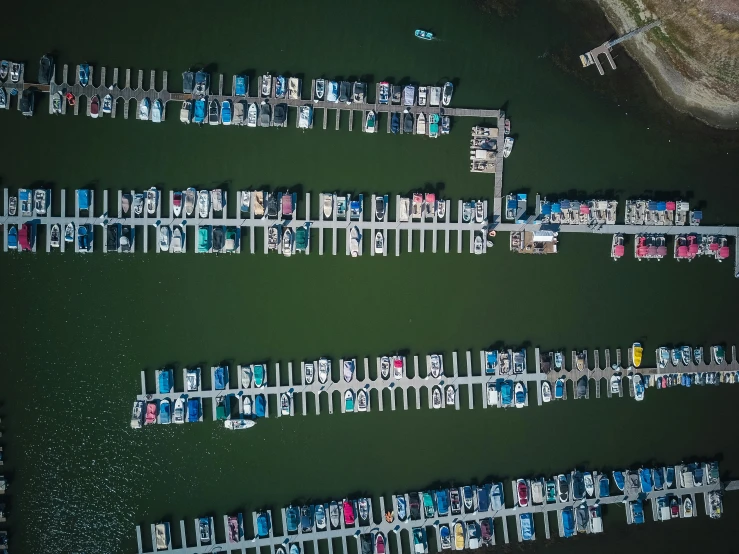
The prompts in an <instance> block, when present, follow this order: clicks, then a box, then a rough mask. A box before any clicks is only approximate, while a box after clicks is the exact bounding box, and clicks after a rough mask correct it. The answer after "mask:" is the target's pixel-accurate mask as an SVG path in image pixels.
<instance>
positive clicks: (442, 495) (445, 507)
mask: <svg viewBox="0 0 739 554" xmlns="http://www.w3.org/2000/svg"><path fill="white" fill-rule="evenodd" d="M436 509H437V510H438V511H439V516H442V517H443V516H445V515H447V514H448V513H449V492H448V491H447V490H446V489H442V490H438V491H436Z"/></svg>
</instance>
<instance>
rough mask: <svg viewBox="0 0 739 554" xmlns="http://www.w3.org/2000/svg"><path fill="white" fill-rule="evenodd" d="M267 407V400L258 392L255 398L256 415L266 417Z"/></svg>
mask: <svg viewBox="0 0 739 554" xmlns="http://www.w3.org/2000/svg"><path fill="white" fill-rule="evenodd" d="M266 408H267V400H266V399H265V398H264V395H263V394H258V395H257V397H256V398H255V399H254V415H255V416H256V417H264V414H265V411H266Z"/></svg>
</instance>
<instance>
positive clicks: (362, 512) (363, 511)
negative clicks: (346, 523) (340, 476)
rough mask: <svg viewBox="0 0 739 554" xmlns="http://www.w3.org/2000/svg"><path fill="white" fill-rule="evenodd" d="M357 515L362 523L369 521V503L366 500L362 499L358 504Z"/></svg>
mask: <svg viewBox="0 0 739 554" xmlns="http://www.w3.org/2000/svg"><path fill="white" fill-rule="evenodd" d="M357 513H358V514H359V521H360V522H365V523H366V522H368V521H369V501H368V500H367V499H366V498H360V499H359V501H358V502H357Z"/></svg>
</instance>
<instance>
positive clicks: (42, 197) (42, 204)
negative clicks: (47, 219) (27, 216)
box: [33, 189, 49, 215]
mask: <svg viewBox="0 0 739 554" xmlns="http://www.w3.org/2000/svg"><path fill="white" fill-rule="evenodd" d="M48 197H49V193H48V191H47V190H45V189H36V190H35V191H33V209H34V211H35V212H36V215H46V205H47V203H48Z"/></svg>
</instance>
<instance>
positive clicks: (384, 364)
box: [380, 356, 390, 379]
mask: <svg viewBox="0 0 739 554" xmlns="http://www.w3.org/2000/svg"><path fill="white" fill-rule="evenodd" d="M380 376H381V377H382V378H383V379H388V378H389V377H390V358H389V357H388V356H383V357H382V358H380Z"/></svg>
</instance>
